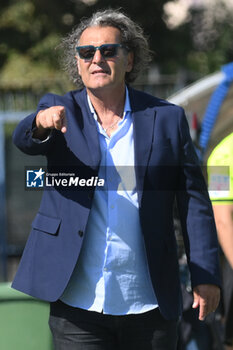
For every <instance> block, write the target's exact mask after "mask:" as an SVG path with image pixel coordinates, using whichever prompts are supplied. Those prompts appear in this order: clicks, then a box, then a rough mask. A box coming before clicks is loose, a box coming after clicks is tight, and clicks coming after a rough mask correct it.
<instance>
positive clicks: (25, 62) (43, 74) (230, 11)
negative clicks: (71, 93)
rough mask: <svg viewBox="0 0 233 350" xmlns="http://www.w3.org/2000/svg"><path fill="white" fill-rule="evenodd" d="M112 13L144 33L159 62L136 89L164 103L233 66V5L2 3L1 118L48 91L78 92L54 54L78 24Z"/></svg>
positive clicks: (74, 0) (92, 0)
mask: <svg viewBox="0 0 233 350" xmlns="http://www.w3.org/2000/svg"><path fill="white" fill-rule="evenodd" d="M108 7H111V8H121V9H122V10H123V11H124V12H126V13H127V14H128V15H129V16H130V17H131V18H132V19H133V20H135V21H137V22H138V23H139V24H140V25H141V26H142V27H143V28H144V30H145V34H146V35H147V36H148V37H149V42H150V46H151V49H152V50H153V51H154V59H153V62H152V64H151V68H150V70H149V71H148V72H146V73H144V74H143V76H141V77H140V78H139V79H138V81H137V82H136V85H139V87H142V86H143V87H144V86H147V87H148V86H149V87H151V86H152V87H153V88H150V90H152V92H153V93H155V94H157V95H160V96H161V97H166V96H168V95H169V94H171V93H172V92H174V91H176V90H177V89H179V88H181V87H182V86H185V85H187V84H188V83H190V82H192V81H194V80H197V79H198V78H200V77H202V76H204V75H206V74H209V73H211V72H214V71H216V70H218V69H219V67H220V66H221V65H222V64H225V63H226V62H230V61H232V60H233V45H232V40H233V39H232V38H233V1H232V0H176V1H164V0H144V1H132V0H111V1H108V0H66V1H57V0H49V1H48V0H20V1H18V0H1V2H0V110H6V109H9V108H13V109H16V110H18V109H21V110H23V109H30V108H34V106H35V105H36V103H37V101H38V98H39V97H40V96H41V95H42V94H44V93H45V92H47V91H50V92H55V93H64V92H66V91H67V90H69V89H73V88H74V86H72V84H71V83H70V82H69V80H68V78H67V76H66V75H65V74H64V73H63V71H61V69H60V67H59V51H58V49H56V47H57V45H58V44H59V42H60V39H61V37H63V36H64V35H65V34H67V33H68V32H69V31H70V30H71V29H72V28H73V26H75V25H77V24H78V23H79V20H80V18H82V17H88V16H90V15H91V14H92V12H93V11H96V10H98V9H105V8H108ZM156 86H158V89H155V87H156ZM147 89H149V88H147ZM149 92H151V91H149Z"/></svg>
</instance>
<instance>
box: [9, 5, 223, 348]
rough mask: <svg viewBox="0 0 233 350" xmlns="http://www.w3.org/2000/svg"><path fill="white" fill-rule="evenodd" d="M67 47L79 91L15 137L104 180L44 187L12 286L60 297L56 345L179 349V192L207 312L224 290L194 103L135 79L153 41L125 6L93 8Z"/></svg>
mask: <svg viewBox="0 0 233 350" xmlns="http://www.w3.org/2000/svg"><path fill="white" fill-rule="evenodd" d="M62 47H63V50H64V55H65V66H66V68H67V69H68V71H69V73H70V75H71V77H72V79H73V81H74V82H75V83H78V84H79V87H80V86H81V90H75V91H71V92H68V93H67V94H66V95H65V96H58V95H54V94H47V95H45V96H44V97H43V98H42V99H41V101H40V102H39V105H38V109H37V111H36V112H35V113H32V114H31V115H29V116H28V117H26V118H25V119H24V120H23V121H21V122H20V123H19V125H18V126H17V128H16V130H15V132H14V136H13V138H14V142H15V144H16V145H17V146H18V147H19V148H20V149H21V150H22V151H23V152H25V153H27V154H30V155H37V154H44V155H45V156H46V157H47V161H48V166H51V167H53V166H56V167H58V168H60V169H64V168H65V169H66V170H67V171H68V170H69V169H70V165H72V166H74V167H76V168H77V169H78V175H79V176H81V174H86V173H85V171H86V172H87V173H89V172H90V171H91V172H94V173H95V174H97V175H98V176H99V178H103V179H104V188H103V189H102V190H98V189H97V188H95V187H93V188H90V187H89V188H88V187H87V186H86V188H83V189H82V191H81V190H77V189H76V190H75V189H72V190H71V189H70V190H64V189H62V188H60V187H59V186H58V187H56V188H54V189H53V190H50V191H49V190H46V189H45V190H44V193H43V198H42V201H41V206H40V209H39V212H38V214H37V215H36V217H35V219H34V221H33V223H32V231H31V234H30V236H29V239H28V242H27V244H26V247H25V250H24V254H23V257H22V259H21V262H20V266H19V269H18V271H17V274H16V276H15V279H14V282H13V287H14V288H16V289H19V290H21V291H23V292H25V293H28V294H30V295H33V296H34V297H37V298H40V299H43V300H47V301H49V302H51V309H50V320H49V324H50V327H51V330H52V334H53V340H54V344H55V349H56V350H68V349H69V350H73V349H76V350H78V349H82V350H84V349H87V350H88V349H95V350H103V349H105V350H106V349H109V350H110V349H111V350H113V349H135V350H136V349H138V350H139V349H140V350H142V349H145V350H146V349H148V350H149V349H154V350H175V349H176V344H177V327H178V323H179V319H180V316H181V313H182V298H181V288H180V278H179V266H178V258H177V247H176V239H175V235H174V227H173V206H174V202H175V199H176V200H177V207H178V210H179V214H180V218H181V224H182V231H183V236H184V242H185V249H186V255H187V257H188V264H189V269H190V274H191V283H192V290H193V297H194V301H193V308H195V309H199V314H198V317H199V319H200V320H204V318H205V317H206V316H207V315H208V314H209V313H211V312H213V311H214V310H215V309H216V307H217V305H218V302H219V294H220V292H219V285H220V281H219V266H218V244H217V234H216V228H215V222H214V217H213V212H212V207H211V203H210V200H209V197H208V191H207V188H206V185H205V181H204V178H203V176H202V173H201V170H200V168H199V165H198V159H197V157H196V154H195V151H194V148H193V144H192V141H191V138H190V134H189V127H188V124H187V120H186V118H185V115H184V111H183V109H182V108H180V107H178V106H175V105H172V104H170V103H168V102H167V101H164V100H161V99H159V98H156V97H154V96H151V95H148V94H146V93H144V92H141V91H137V90H135V89H133V88H132V87H130V83H131V82H133V81H134V80H135V79H136V77H137V76H138V74H139V73H140V72H141V70H142V69H143V68H145V67H146V66H147V65H148V63H149V61H150V50H149V47H148V42H147V39H146V38H145V36H144V34H143V31H142V29H141V28H140V27H139V26H138V25H137V24H136V23H134V22H133V21H132V20H131V19H130V18H129V17H128V16H126V15H125V14H123V13H122V12H120V11H116V10H106V11H99V12H96V13H94V14H93V15H92V16H91V17H90V18H88V19H85V20H83V21H81V22H80V24H79V25H78V26H77V27H76V28H74V30H73V31H72V33H71V34H69V35H68V36H67V37H66V38H65V39H64V40H63V46H62ZM116 170H117V171H116ZM125 173H126V176H125ZM128 177H130V183H131V187H130V188H129V187H128V186H127V180H128ZM114 185H115V189H114V190H112V189H113V187H112V186H114ZM96 187H97V186H96Z"/></svg>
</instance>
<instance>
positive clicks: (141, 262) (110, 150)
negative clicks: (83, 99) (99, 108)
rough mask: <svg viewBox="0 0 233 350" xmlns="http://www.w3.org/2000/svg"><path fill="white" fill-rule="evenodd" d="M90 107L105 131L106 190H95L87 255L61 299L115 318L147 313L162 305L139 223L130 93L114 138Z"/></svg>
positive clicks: (101, 175) (102, 174)
mask: <svg viewBox="0 0 233 350" xmlns="http://www.w3.org/2000/svg"><path fill="white" fill-rule="evenodd" d="M88 103H89V106H90V109H91V112H92V114H93V116H94V118H95V120H96V125H97V128H98V132H99V142H100V148H101V165H100V171H99V178H104V180H105V188H104V190H96V191H95V194H94V198H93V204H92V208H91V211H90V215H89V218H88V223H87V227H86V232H85V238H84V242H83V246H82V249H81V253H80V256H79V259H78V262H77V264H76V267H75V270H74V272H73V274H72V276H71V279H70V281H69V283H68V286H67V288H66V290H65V292H64V293H63V295H62V297H61V300H62V301H63V302H65V303H66V304H68V305H71V306H74V307H79V308H82V309H86V310H91V311H96V312H103V313H105V314H111V315H127V314H137V313H143V312H147V311H149V310H152V309H154V308H155V307H157V306H158V305H157V299H156V296H155V294H154V290H153V287H152V283H151V280H150V276H149V270H148V264H147V258H146V252H145V245H144V239H143V234H142V231H141V225H140V220H139V210H138V196H137V192H136V178H135V171H134V138H133V122H132V115H131V107H130V101H129V96H128V90H127V89H126V102H125V107H124V116H123V119H122V121H121V122H120V123H119V124H118V125H119V126H118V128H117V130H116V131H115V132H114V133H113V134H112V135H111V137H109V136H108V135H107V134H106V132H105V131H104V130H103V128H102V127H101V125H100V124H99V123H98V121H97V116H96V113H95V111H94V109H93V106H92V105H91V102H90V100H89V99H88ZM113 188H115V189H116V190H113Z"/></svg>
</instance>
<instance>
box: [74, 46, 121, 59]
mask: <svg viewBox="0 0 233 350" xmlns="http://www.w3.org/2000/svg"><path fill="white" fill-rule="evenodd" d="M119 47H122V48H125V49H127V47H126V46H124V45H122V44H103V45H100V46H93V45H85V46H77V47H76V51H77V52H78V55H79V57H80V58H81V59H83V60H91V59H92V58H93V57H94V55H95V52H96V50H100V53H101V56H102V57H103V58H105V59H107V58H112V57H115V56H116V55H117V53H118V49H119Z"/></svg>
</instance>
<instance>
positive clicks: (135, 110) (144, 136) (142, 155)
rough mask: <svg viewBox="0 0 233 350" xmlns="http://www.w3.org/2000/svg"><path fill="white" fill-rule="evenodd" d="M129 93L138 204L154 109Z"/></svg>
mask: <svg viewBox="0 0 233 350" xmlns="http://www.w3.org/2000/svg"><path fill="white" fill-rule="evenodd" d="M129 91H130V102H131V108H132V117H133V124H134V151H135V172H136V181H137V188H138V196H139V203H140V201H141V196H142V191H143V182H144V176H145V171H146V168H147V165H148V160H149V156H150V151H151V148H152V143H153V135H154V124H155V115H156V112H155V109H154V108H150V107H146V106H145V104H143V101H140V98H136V96H134V93H133V91H132V90H131V89H130V90H129ZM138 97H139V96H138Z"/></svg>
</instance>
